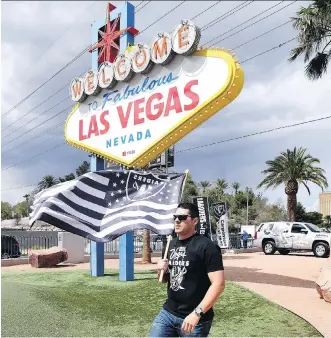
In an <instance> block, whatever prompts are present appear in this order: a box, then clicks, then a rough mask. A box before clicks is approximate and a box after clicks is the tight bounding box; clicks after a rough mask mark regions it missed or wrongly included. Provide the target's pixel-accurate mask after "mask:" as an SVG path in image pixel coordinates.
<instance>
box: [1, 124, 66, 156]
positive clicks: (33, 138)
mask: <svg viewBox="0 0 331 338" xmlns="http://www.w3.org/2000/svg"><path fill="white" fill-rule="evenodd" d="M60 126H62V127H63V121H61V122H60V123H59V124H57V125H55V126H53V127H51V128H48V129H46V130H44V131H42V132H41V133H39V134H37V135H35V136H33V137H31V138H29V139H28V140H25V141H23V142H22V143H21V144H19V145H17V146H14V147H12V148H10V149H7V150H5V151H4V152H3V153H2V155H3V154H5V153H7V152H9V151H11V150H14V149H16V148H21V147H24V146H25V145H26V144H27V143H28V142H30V141H32V140H35V139H36V138H39V137H40V136H42V135H44V134H46V133H47V132H49V131H51V130H53V129H55V128H57V127H60ZM15 156H16V155H13V156H10V157H7V159H10V158H12V157H15Z"/></svg>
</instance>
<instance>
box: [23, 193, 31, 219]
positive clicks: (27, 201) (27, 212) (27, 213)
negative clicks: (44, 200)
mask: <svg viewBox="0 0 331 338" xmlns="http://www.w3.org/2000/svg"><path fill="white" fill-rule="evenodd" d="M23 197H24V198H25V200H26V215H27V216H28V217H29V197H30V195H29V194H25V195H24V196H23Z"/></svg>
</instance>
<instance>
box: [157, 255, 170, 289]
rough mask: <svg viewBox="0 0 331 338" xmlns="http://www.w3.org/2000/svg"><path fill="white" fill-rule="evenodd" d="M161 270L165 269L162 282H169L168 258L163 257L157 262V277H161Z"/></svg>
mask: <svg viewBox="0 0 331 338" xmlns="http://www.w3.org/2000/svg"><path fill="white" fill-rule="evenodd" d="M161 271H163V278H162V283H167V282H168V279H169V274H168V273H167V272H168V260H167V259H161V260H160V261H158V263H157V279H160V275H161Z"/></svg>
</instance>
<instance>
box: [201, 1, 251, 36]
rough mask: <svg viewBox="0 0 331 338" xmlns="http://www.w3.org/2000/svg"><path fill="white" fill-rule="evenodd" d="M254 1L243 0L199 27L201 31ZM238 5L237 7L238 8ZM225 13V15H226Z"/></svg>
mask: <svg viewBox="0 0 331 338" xmlns="http://www.w3.org/2000/svg"><path fill="white" fill-rule="evenodd" d="M253 2H254V1H253V0H252V1H248V0H247V1H245V2H244V3H242V4H240V5H238V6H236V7H234V8H232V9H230V10H229V11H227V12H225V13H224V14H222V15H221V16H219V17H218V18H216V19H214V20H212V21H211V22H209V23H207V24H206V25H204V26H202V27H201V32H203V31H204V30H206V29H209V28H210V27H212V26H214V25H216V24H217V23H218V22H220V21H223V20H225V19H226V18H228V17H230V16H231V15H233V14H235V13H237V12H239V11H241V10H242V9H244V8H245V7H247V6H249V5H251V4H252V3H253ZM238 7H239V8H238ZM226 14H227V15H226Z"/></svg>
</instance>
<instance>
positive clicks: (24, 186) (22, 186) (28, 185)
mask: <svg viewBox="0 0 331 338" xmlns="http://www.w3.org/2000/svg"><path fill="white" fill-rule="evenodd" d="M37 184H38V183H36V184H27V185H21V186H19V187H13V188H8V189H3V190H1V192H2V191H9V190H16V189H21V188H26V187H32V186H36V185H37Z"/></svg>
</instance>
